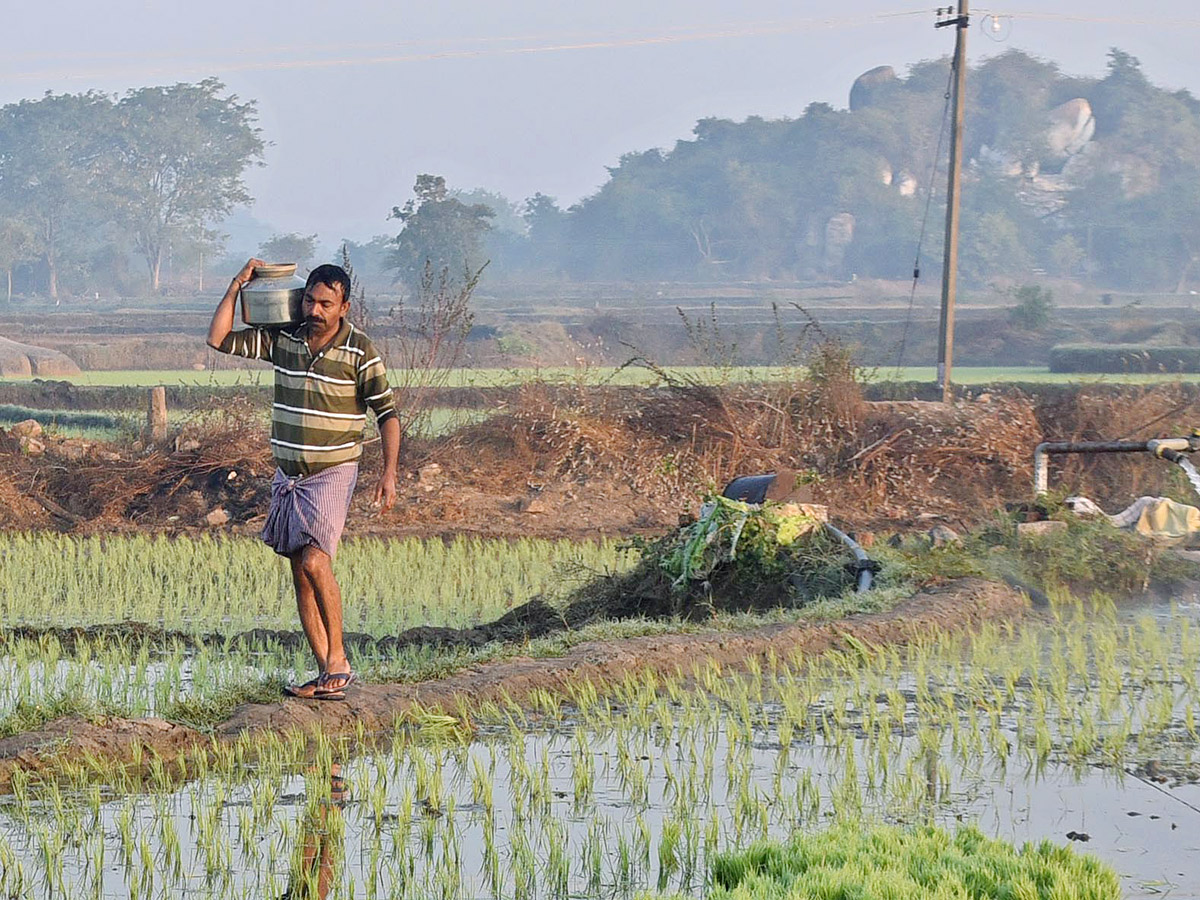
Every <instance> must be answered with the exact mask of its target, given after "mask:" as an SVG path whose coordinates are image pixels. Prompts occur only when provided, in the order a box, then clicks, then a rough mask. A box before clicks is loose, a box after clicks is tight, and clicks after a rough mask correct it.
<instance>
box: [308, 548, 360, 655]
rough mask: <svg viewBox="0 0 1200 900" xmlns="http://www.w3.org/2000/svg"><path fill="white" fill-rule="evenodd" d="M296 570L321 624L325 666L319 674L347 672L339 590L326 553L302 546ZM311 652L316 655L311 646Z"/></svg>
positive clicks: (318, 549) (340, 593)
mask: <svg viewBox="0 0 1200 900" xmlns="http://www.w3.org/2000/svg"><path fill="white" fill-rule="evenodd" d="M300 570H301V572H302V573H303V574H304V575H306V576H307V577H308V580H309V582H310V583H311V584H312V588H313V593H314V594H315V595H316V597H315V599H316V606H317V609H318V610H319V612H320V618H321V622H322V623H323V625H324V636H325V644H324V650H325V665H324V667H323V668H322V671H323V672H326V673H335V674H336V673H341V672H349V671H350V661H349V660H348V659H346V648H345V645H344V644H343V643H342V591H341V588H339V587H338V583H337V579H336V578H334V577H333V563H332V561H331V560H330V559H329V554H328V553H326V552H325V551H324V550H322V549H320V548H319V547H314V546H311V545H310V546H308V547H305V548H304V549H303V550H302V551H300ZM305 633H307V628H305ZM313 651H314V652H316V648H315V647H314V648H313Z"/></svg>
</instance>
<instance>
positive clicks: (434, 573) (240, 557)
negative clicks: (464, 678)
mask: <svg viewBox="0 0 1200 900" xmlns="http://www.w3.org/2000/svg"><path fill="white" fill-rule="evenodd" d="M0 558H2V559H4V561H5V565H4V566H0V617H2V619H3V621H4V622H5V623H7V624H8V625H9V626H10V627H11V626H12V625H17V624H20V625H38V626H46V627H55V626H68V625H69V626H70V627H73V628H74V627H83V626H87V625H92V624H99V623H112V622H117V623H119V622H129V621H132V622H142V623H146V624H148V625H152V626H157V627H159V628H164V629H167V630H177V631H182V632H188V633H199V632H210V631H219V632H223V633H226V634H232V633H237V632H241V631H247V630H250V629H254V628H267V629H270V628H284V629H289V630H294V629H295V601H294V598H293V595H292V585H291V575H290V572H289V571H288V568H287V563H286V561H285V560H280V559H276V558H275V557H274V555H273V554H272V553H271V552H270V550H268V549H267V548H265V547H264V546H263V545H262V544H261V542H259V541H256V540H254V539H252V538H238V537H211V536H207V535H205V536H201V537H197V538H172V537H166V536H150V537H148V536H143V535H135V536H123V535H121V536H118V535H107V536H105V537H102V538H101V537H87V538H79V537H70V536H65V535H54V534H47V533H36V534H33V533H28V534H20V533H6V534H4V535H0ZM632 561H633V556H632V555H631V554H630V553H629V552H628V551H624V550H622V549H620V548H619V545H618V544H617V543H616V542H615V541H601V542H597V543H580V542H573V541H566V540H560V541H545V540H535V539H530V538H521V539H518V540H512V541H509V540H483V539H479V538H467V537H459V538H455V539H453V540H451V541H441V540H436V539H434V540H420V539H417V538H404V539H399V540H381V539H376V538H353V539H349V540H347V541H345V542H344V543H343V545H342V548H341V550H340V551H339V554H338V559H337V563H336V570H337V573H338V580H339V583H340V584H341V585H342V590H343V593H344V595H345V597H346V600H347V603H346V622H345V627H346V630H347V631H348V632H365V633H367V634H372V635H378V636H383V635H389V634H396V633H397V632H399V631H402V630H404V629H405V628H409V627H412V626H415V625H430V624H435V625H445V626H450V627H463V626H467V625H474V624H477V623H479V622H481V621H488V620H491V619H493V618H495V617H497V616H499V615H501V614H503V613H504V612H505V610H507V609H508V608H510V607H511V606H513V605H514V604H515V603H521V602H524V601H525V600H527V599H529V598H530V597H533V596H536V595H538V594H543V593H544V594H550V595H555V594H557V593H558V592H560V591H561V590H562V589H563V588H564V579H563V574H562V573H563V569H564V567H568V566H569V567H573V568H575V569H578V570H582V571H594V572H615V571H621V570H622V569H624V568H625V567H627V566H628V565H630V564H631V563H632ZM569 584H570V580H569V579H568V580H567V583H566V586H569ZM247 597H252V598H254V602H252V603H247V602H245V601H246V598H247ZM97 598H104V602H103V603H98V602H97ZM47 661H48V662H49V664H50V667H51V669H53V663H54V661H55V659H54V658H53V657H51V656H49V655H47ZM141 662H142V664H143V665H145V664H147V663H148V662H149V660H148V659H147V660H142V661H141ZM5 680H7V679H5Z"/></svg>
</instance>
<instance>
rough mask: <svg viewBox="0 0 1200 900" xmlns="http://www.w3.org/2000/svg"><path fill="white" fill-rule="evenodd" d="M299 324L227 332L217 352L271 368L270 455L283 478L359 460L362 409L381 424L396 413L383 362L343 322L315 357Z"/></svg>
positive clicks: (359, 334)
mask: <svg viewBox="0 0 1200 900" xmlns="http://www.w3.org/2000/svg"><path fill="white" fill-rule="evenodd" d="M305 337H306V328H305V325H304V324H300V325H287V326H284V327H283V328H246V329H244V330H241V331H231V332H230V333H229V334H228V335H226V337H225V340H223V341H222V342H221V346H220V347H219V348H218V349H219V350H220V351H221V352H222V353H232V354H233V355H234V356H244V357H246V358H247V359H264V360H267V361H268V362H270V363H272V364H273V365H274V367H275V402H274V404H273V405H272V409H271V452H272V453H273V454H274V456H275V463H276V464H277V465H278V466H279V468H280V469H282V470H283V473H284V474H285V475H290V476H297V475H311V474H312V473H314V472H319V471H321V470H322V469H327V468H329V467H330V466H336V465H338V464H339V463H344V462H350V461H351V460H356V459H358V458H359V456H361V455H362V441H363V429H364V428H365V427H366V424H367V407H370V408H371V409H372V410H373V411H374V413H375V421H376V422H378V423H380V424H382V423H383V422H384V421H385V420H387V419H388V418H389V417H391V416H394V415H396V401H395V399H394V398H393V397H392V389H391V387H390V386H389V385H388V380H387V370H386V369H385V368H384V365H383V359H382V357H381V356H380V355H379V352H378V351H377V350H376V349H375V345H374V344H372V343H371V339H370V338H368V337H367V336H366V335H365V334H363V333H362V332H361V331H359V330H358V329H357V328H355V327H354V326H353V325H351V324H350V323H349V322H347V321H346V320H344V319H343V320H342V326H341V328H339V329H338V333H337V335H336V336H335V337H334V339H333V340H332V341H330V342H329V345H328V346H327V347H326V348H325V349H324V350H321V351H320V352H318V353H317V354H316V355H315V356H314V355H313V353H312V350H311V348H310V347H309V346H308V342H307V341H306V340H305Z"/></svg>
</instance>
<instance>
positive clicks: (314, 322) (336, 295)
mask: <svg viewBox="0 0 1200 900" xmlns="http://www.w3.org/2000/svg"><path fill="white" fill-rule="evenodd" d="M349 308H350V304H349V303H347V302H346V301H344V300H343V299H342V290H341V288H338V287H330V286H329V285H327V284H321V283H320V282H318V283H317V284H314V285H312V286H311V287H309V288H307V289H306V290H305V291H304V321H305V322H306V323H307V324H308V327H309V328H311V329H312V330H313V331H315V332H317V333H318V334H319V333H321V332H324V331H327V330H329V329H330V328H331V327H333V326H335V325H337V324H338V322H339V321H340V320H341V319H342V318H343V317H344V316H345V315H346V313H347V312H349Z"/></svg>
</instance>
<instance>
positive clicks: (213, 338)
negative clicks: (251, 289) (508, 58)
mask: <svg viewBox="0 0 1200 900" xmlns="http://www.w3.org/2000/svg"><path fill="white" fill-rule="evenodd" d="M262 265H265V263H264V262H263V261H262V260H261V259H252V260H250V261H249V262H247V263H246V265H244V266H242V271H240V272H238V273H237V274H236V275H234V276H233V281H231V282H229V289H228V290H226V291H225V296H224V297H222V298H221V302H220V303H218V304H217V310H216V312H214V313H213V317H212V323H211V324H210V325H209V326H208V346H210V347H212V348H213V349H214V350H220V349H221V343H222V342H223V341H224V340H225V338H226V337H227V336H228V335H229V332H231V331H233V316H234V312H235V308H236V306H237V296H238V291H240V290H241V289H242V288H243V287H245V285H246V283H247V282H248V281H249V280H250V279H251V278H253V277H254V267H255V266H262Z"/></svg>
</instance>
